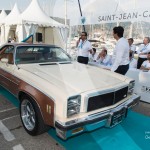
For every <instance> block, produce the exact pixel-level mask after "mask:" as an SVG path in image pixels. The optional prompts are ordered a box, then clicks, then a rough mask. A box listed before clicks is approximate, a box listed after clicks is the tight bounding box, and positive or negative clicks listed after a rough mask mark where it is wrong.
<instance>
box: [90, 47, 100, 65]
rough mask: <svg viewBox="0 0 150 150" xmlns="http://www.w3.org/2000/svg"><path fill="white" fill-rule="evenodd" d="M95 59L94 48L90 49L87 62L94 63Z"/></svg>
mask: <svg viewBox="0 0 150 150" xmlns="http://www.w3.org/2000/svg"><path fill="white" fill-rule="evenodd" d="M97 57H98V55H97V53H96V48H92V53H90V54H89V61H90V62H96V60H97Z"/></svg>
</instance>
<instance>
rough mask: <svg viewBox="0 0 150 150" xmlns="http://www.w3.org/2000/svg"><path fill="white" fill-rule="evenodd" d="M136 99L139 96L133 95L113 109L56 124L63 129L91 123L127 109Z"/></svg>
mask: <svg viewBox="0 0 150 150" xmlns="http://www.w3.org/2000/svg"><path fill="white" fill-rule="evenodd" d="M137 98H139V96H138V95H135V94H134V95H133V96H132V97H130V98H129V99H128V100H127V101H125V102H124V103H122V104H120V105H119V106H116V107H114V108H111V109H109V110H107V111H102V112H99V113H96V114H92V115H88V116H86V117H84V118H80V119H74V120H71V121H68V122H64V123H62V122H60V121H59V120H57V121H56V122H58V123H59V124H60V125H61V126H63V127H64V128H65V127H69V126H71V125H76V124H78V123H82V122H84V121H91V120H93V119H97V118H100V117H103V116H106V115H112V114H113V113H114V112H116V111H119V110H120V109H122V108H124V107H127V106H128V104H130V103H132V102H133V101H134V100H136V99H137ZM127 108H128V107H127ZM68 123H70V124H69V125H67V124H68Z"/></svg>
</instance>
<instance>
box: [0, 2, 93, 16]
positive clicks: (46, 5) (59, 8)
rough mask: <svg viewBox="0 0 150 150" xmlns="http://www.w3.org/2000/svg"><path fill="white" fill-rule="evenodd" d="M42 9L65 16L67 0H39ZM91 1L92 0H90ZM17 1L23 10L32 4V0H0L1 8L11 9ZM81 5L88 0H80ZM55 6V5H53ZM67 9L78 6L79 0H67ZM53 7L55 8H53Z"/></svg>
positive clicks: (48, 12) (55, 14)
mask: <svg viewBox="0 0 150 150" xmlns="http://www.w3.org/2000/svg"><path fill="white" fill-rule="evenodd" d="M38 1H39V3H40V5H41V7H42V9H43V10H44V11H45V12H46V13H47V14H48V15H49V14H52V15H54V16H64V15H65V7H64V5H65V4H64V1H65V0H38ZM88 1H91V0H88ZM16 2H17V4H18V7H19V9H20V10H21V11H23V10H24V9H25V8H27V6H28V5H29V4H30V2H31V0H0V9H4V10H10V9H12V8H13V6H14V4H15V3H16ZM80 2H81V5H83V3H85V2H86V0H80ZM53 6H54V7H53ZM67 6H68V7H67V11H68V13H69V12H70V11H71V10H73V9H77V11H78V12H79V8H78V0H67ZM52 7H53V10H52Z"/></svg>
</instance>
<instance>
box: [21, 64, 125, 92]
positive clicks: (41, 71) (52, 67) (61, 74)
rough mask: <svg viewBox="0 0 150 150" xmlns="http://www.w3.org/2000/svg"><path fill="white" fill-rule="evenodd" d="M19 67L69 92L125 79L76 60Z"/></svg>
mask: <svg viewBox="0 0 150 150" xmlns="http://www.w3.org/2000/svg"><path fill="white" fill-rule="evenodd" d="M19 68H21V69H24V70H25V71H27V72H30V73H33V74H35V75H36V76H37V79H38V77H40V78H42V79H43V80H46V81H47V82H50V83H52V84H54V85H56V86H57V87H59V88H61V90H67V91H68V92H69V93H70V92H71V91H74V92H76V93H82V92H86V91H89V90H94V89H102V88H105V87H112V86H114V85H117V84H120V83H122V82H123V81H125V79H126V77H125V76H122V75H118V74H116V73H112V72H110V71H108V70H104V69H101V68H97V67H94V66H90V65H84V64H79V63H77V62H74V63H71V64H58V63H54V64H42V65H40V64H26V65H19ZM37 82H38V81H37Z"/></svg>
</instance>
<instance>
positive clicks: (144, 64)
mask: <svg viewBox="0 0 150 150" xmlns="http://www.w3.org/2000/svg"><path fill="white" fill-rule="evenodd" d="M146 63H147V61H144V62H143V63H142V65H141V67H140V70H149V69H148V68H146V67H145V66H146Z"/></svg>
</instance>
